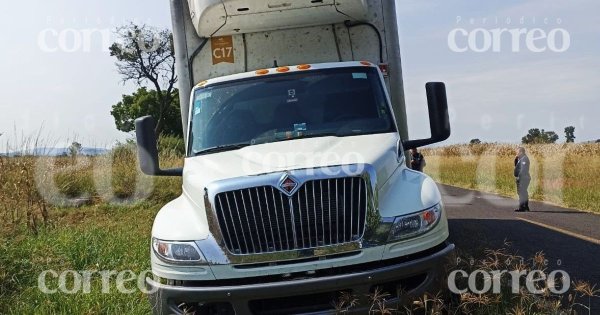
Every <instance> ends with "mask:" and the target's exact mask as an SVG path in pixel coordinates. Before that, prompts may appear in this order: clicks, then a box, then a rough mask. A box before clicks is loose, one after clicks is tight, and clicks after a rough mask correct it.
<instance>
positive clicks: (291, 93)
mask: <svg viewBox="0 0 600 315" xmlns="http://www.w3.org/2000/svg"><path fill="white" fill-rule="evenodd" d="M297 101H298V99H297V98H296V89H290V90H288V99H287V102H288V103H295V102H297Z"/></svg>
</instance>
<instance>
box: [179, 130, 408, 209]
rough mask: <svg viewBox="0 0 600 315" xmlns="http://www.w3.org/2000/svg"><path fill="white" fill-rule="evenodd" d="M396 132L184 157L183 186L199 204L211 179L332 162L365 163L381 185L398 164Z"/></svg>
mask: <svg viewBox="0 0 600 315" xmlns="http://www.w3.org/2000/svg"><path fill="white" fill-rule="evenodd" d="M398 140H399V136H398V134H397V133H385V134H374V135H363V136H352V137H320V138H308V139H297V140H288V141H282V142H274V143H266V144H260V145H255V146H248V147H244V148H242V149H239V150H234V151H227V152H220V153H214V154H209V155H204V156H198V157H192V158H188V159H186V161H185V167H184V176H183V189H184V192H185V193H186V194H187V195H188V196H189V197H191V198H192V199H193V200H194V202H195V203H197V204H203V202H202V201H201V200H200V199H198V198H202V195H203V193H202V192H203V191H204V188H205V187H207V186H208V184H210V183H211V182H214V181H219V180H224V179H230V178H236V177H245V176H255V175H259V174H266V173H274V172H284V171H290V170H297V169H308V168H319V167H327V166H335V165H348V164H369V165H371V166H373V167H374V168H375V170H376V172H377V179H378V184H379V185H380V184H382V183H383V182H384V181H385V180H386V179H387V178H389V177H390V176H391V174H392V173H393V172H394V170H395V169H396V168H397V167H398V165H399V162H398V159H397V146H398Z"/></svg>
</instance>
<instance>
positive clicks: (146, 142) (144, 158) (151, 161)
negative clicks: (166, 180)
mask: <svg viewBox="0 0 600 315" xmlns="http://www.w3.org/2000/svg"><path fill="white" fill-rule="evenodd" d="M154 128H156V123H155V122H154V118H152V117H151V116H145V117H141V118H138V119H136V120H135V136H136V138H137V145H138V160H139V162H140V168H141V169H142V172H143V173H144V174H146V175H152V176H182V175H183V168H174V169H167V170H161V169H160V166H159V164H158V145H157V141H156V134H155V133H154Z"/></svg>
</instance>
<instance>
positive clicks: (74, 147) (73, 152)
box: [69, 142, 82, 157]
mask: <svg viewBox="0 0 600 315" xmlns="http://www.w3.org/2000/svg"><path fill="white" fill-rule="evenodd" d="M81 149H82V147H81V143H79V142H73V143H71V145H70V146H69V156H71V157H76V156H78V155H79V153H81Z"/></svg>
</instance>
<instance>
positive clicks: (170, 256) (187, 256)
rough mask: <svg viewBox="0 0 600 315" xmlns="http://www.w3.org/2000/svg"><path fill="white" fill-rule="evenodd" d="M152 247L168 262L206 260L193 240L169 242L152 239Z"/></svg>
mask: <svg viewBox="0 0 600 315" xmlns="http://www.w3.org/2000/svg"><path fill="white" fill-rule="evenodd" d="M152 249H153V250H154V253H156V255H157V256H158V257H159V258H161V259H163V260H166V261H168V262H173V263H194V262H205V260H204V258H203V257H202V254H200V250H198V248H197V247H196V244H194V243H193V242H167V241H161V240H159V239H156V238H153V239H152Z"/></svg>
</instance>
